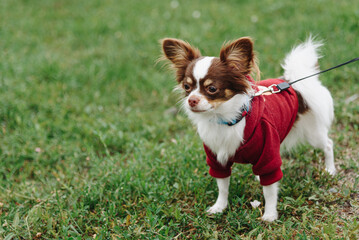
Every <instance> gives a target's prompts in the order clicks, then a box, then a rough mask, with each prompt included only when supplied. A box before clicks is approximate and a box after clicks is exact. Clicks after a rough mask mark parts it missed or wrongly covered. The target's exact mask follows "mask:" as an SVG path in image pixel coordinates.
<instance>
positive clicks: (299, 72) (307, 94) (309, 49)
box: [282, 36, 334, 126]
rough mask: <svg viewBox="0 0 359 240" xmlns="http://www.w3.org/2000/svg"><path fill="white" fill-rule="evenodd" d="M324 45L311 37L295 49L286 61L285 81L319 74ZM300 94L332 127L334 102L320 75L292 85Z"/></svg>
mask: <svg viewBox="0 0 359 240" xmlns="http://www.w3.org/2000/svg"><path fill="white" fill-rule="evenodd" d="M322 45H323V44H322V43H321V42H320V41H316V40H315V39H314V38H313V37H312V36H310V37H309V38H308V39H307V40H306V41H305V42H304V43H302V44H300V45H298V46H297V47H295V48H293V49H292V51H291V52H290V53H289V54H288V55H287V56H286V58H285V59H284V63H283V64H282V67H283V69H284V79H286V80H287V81H288V82H293V81H295V80H297V79H300V78H303V77H306V76H309V75H312V74H314V73H317V72H319V71H320V70H319V64H318V59H319V58H320V57H321V56H320V54H319V48H320V47H321V46H322ZM292 87H293V88H294V90H295V91H297V92H298V93H300V95H301V97H303V99H304V101H305V103H306V104H307V106H308V107H309V109H310V110H312V112H313V113H321V114H320V115H321V116H318V118H319V119H321V120H322V122H323V123H324V124H325V125H327V126H330V123H331V121H332V119H333V118H334V114H333V100H332V97H331V95H330V93H329V91H328V90H327V89H326V88H325V87H324V86H323V85H322V84H321V82H320V81H319V75H316V76H313V77H310V78H307V79H305V80H303V81H300V82H296V83H294V84H293V85H292Z"/></svg>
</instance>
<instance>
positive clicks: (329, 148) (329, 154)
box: [323, 138, 336, 176]
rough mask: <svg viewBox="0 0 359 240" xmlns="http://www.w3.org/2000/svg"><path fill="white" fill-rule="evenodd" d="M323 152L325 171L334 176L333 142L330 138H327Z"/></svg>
mask: <svg viewBox="0 0 359 240" xmlns="http://www.w3.org/2000/svg"><path fill="white" fill-rule="evenodd" d="M323 151H324V156H325V170H326V171H327V172H328V173H329V174H330V175H332V176H333V175H335V173H336V170H335V165H334V153H333V141H332V140H331V139H330V138H328V140H327V144H326V146H325V147H324V149H323Z"/></svg>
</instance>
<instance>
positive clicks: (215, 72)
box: [162, 37, 257, 113]
mask: <svg viewBox="0 0 359 240" xmlns="http://www.w3.org/2000/svg"><path fill="white" fill-rule="evenodd" d="M162 49H163V53H164V57H165V58H167V59H168V60H170V61H171V63H172V66H173V67H174V68H175V70H176V73H177V82H178V84H179V88H180V89H183V91H184V93H185V98H184V104H185V107H186V108H188V109H189V110H191V111H192V112H195V113H200V112H210V111H216V109H218V108H219V107H220V106H221V105H223V104H224V103H225V102H227V101H229V100H230V99H232V98H233V97H234V96H235V95H237V94H247V93H248V91H249V90H250V89H251V87H250V82H249V81H248V78H247V76H248V75H249V74H250V73H251V72H252V70H253V69H254V70H257V65H256V63H255V56H254V53H253V42H252V40H251V39H250V38H248V37H244V38H240V39H237V40H235V41H233V42H230V43H227V44H225V45H224V46H223V47H222V49H221V50H220V56H219V57H202V56H201V54H200V52H199V50H198V49H196V48H194V47H192V46H191V45H190V44H188V43H187V42H184V41H182V40H179V39H173V38H166V39H163V40H162Z"/></svg>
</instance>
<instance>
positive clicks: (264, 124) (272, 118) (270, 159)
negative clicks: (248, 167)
mask: <svg viewBox="0 0 359 240" xmlns="http://www.w3.org/2000/svg"><path fill="white" fill-rule="evenodd" d="M281 82H283V80H280V79H267V80H263V81H260V82H259V83H257V85H259V86H265V87H269V86H270V85H272V84H279V83H281ZM254 88H255V86H254ZM297 111H298V98H297V94H296V93H295V91H294V90H293V88H292V87H290V88H289V89H287V90H285V91H282V92H280V93H277V94H271V95H261V96H257V97H254V98H253V99H252V101H251V111H250V113H249V114H248V115H247V116H246V126H245V128H244V141H243V143H242V144H241V145H240V146H239V148H238V149H237V151H236V153H235V154H234V156H233V157H231V158H230V159H229V160H228V162H227V164H226V165H225V166H223V165H222V164H220V163H219V162H218V161H217V157H216V155H215V154H214V153H212V151H211V150H210V149H209V147H207V146H206V145H205V144H204V150H205V152H206V155H207V158H206V160H207V164H208V165H209V167H210V169H209V174H210V175H211V176H212V177H215V178H226V177H229V176H230V175H231V167H232V165H233V163H234V162H236V163H250V164H252V165H253V166H252V170H253V173H254V174H255V175H259V178H260V184H261V185H263V186H267V185H270V184H273V183H275V182H277V181H279V180H280V179H281V178H282V176H283V173H282V170H281V169H280V167H281V164H282V159H281V157H280V144H281V142H282V141H283V140H284V138H285V137H286V136H287V134H288V133H289V131H290V129H291V128H292V126H293V124H294V122H295V119H296V116H297Z"/></svg>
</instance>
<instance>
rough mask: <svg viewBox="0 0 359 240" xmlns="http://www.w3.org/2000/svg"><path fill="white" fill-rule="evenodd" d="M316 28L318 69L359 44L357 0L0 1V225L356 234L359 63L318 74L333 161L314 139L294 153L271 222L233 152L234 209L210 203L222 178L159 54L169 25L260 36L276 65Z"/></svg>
mask: <svg viewBox="0 0 359 240" xmlns="http://www.w3.org/2000/svg"><path fill="white" fill-rule="evenodd" d="M310 33H312V34H315V35H317V36H318V38H319V39H322V40H323V41H324V43H325V46H324V47H323V49H322V55H323V58H322V59H321V60H320V65H321V67H322V69H324V68H327V67H331V66H334V65H336V64H339V63H341V62H344V61H347V60H349V59H352V58H354V57H358V56H359V50H358V46H359V3H358V1H357V0H347V1H335V0H303V1H284V0H263V1H250V0H242V1H236V0H225V1H211V0H207V1H204V0H203V1H190V0H184V1H175V0H174V1H155V0H152V1H149V0H144V1H139V0H133V1H123V0H122V1H115V0H102V1H100V0H88V1H85V0H78V1H70V0H59V1H49V0H36V1H29V0H22V1H20V0H2V1H1V2H0V239H7V240H10V239H187V238H188V239H358V238H359V175H358V174H359V160H358V159H359V145H358V143H359V134H358V131H359V98H358V93H359V75H358V73H359V71H358V69H359V63H352V64H351V65H347V66H345V67H342V68H340V69H337V70H333V71H331V72H328V73H325V74H323V75H322V76H321V80H322V82H323V84H324V85H325V86H327V87H328V89H329V90H330V91H331V92H332V94H333V97H334V101H335V115H336V119H335V122H334V124H333V128H332V131H331V137H332V138H333V140H334V143H335V156H336V166H337V168H338V170H339V171H338V174H337V175H336V176H335V177H331V176H329V175H328V174H326V173H325V172H324V171H323V170H324V163H323V153H322V152H320V151H318V150H313V149H311V148H309V147H307V146H302V147H301V148H299V149H298V150H297V151H296V152H293V153H291V154H289V155H286V156H285V157H284V158H283V159H284V161H283V162H284V163H283V172H284V178H283V180H282V181H281V191H280V195H279V199H280V202H279V206H278V210H279V220H278V221H276V222H274V223H271V224H268V223H264V222H262V221H261V220H260V216H261V214H262V212H263V196H262V189H261V187H260V185H259V183H258V182H255V181H254V177H253V174H252V172H251V168H250V166H243V165H236V166H235V167H234V169H233V175H232V176H233V177H232V179H231V186H230V196H229V208H228V209H227V210H226V211H225V212H224V213H223V214H218V215H214V216H208V215H207V214H206V213H205V210H206V209H207V208H208V207H209V206H211V204H213V203H214V201H215V199H216V195H217V187H216V183H215V181H214V180H213V179H212V178H211V177H210V176H209V175H208V173H207V172H208V167H207V166H206V163H205V154H204V151H203V146H202V143H201V141H200V139H199V137H198V136H197V135H196V130H195V128H194V127H193V126H192V125H191V123H190V121H189V120H188V119H187V118H186V116H185V115H184V114H183V113H182V112H177V109H178V106H179V105H178V104H177V102H178V96H176V95H175V94H173V92H172V89H173V87H174V86H175V80H174V75H173V74H172V73H171V72H170V71H168V70H167V69H166V68H164V67H162V64H161V63H160V64H156V61H157V59H158V58H159V57H160V54H161V51H160V44H159V39H161V38H164V37H177V38H181V39H185V40H187V41H189V42H191V43H192V44H193V45H195V46H197V47H199V49H200V50H201V51H202V53H203V54H205V55H215V56H217V55H218V53H219V49H220V47H221V45H222V44H223V42H224V41H228V40H233V39H236V38H238V37H241V36H251V37H253V38H254V39H255V48H256V51H257V53H258V57H259V59H260V68H261V71H262V76H263V78H269V77H275V76H280V75H281V67H280V63H281V61H282V59H283V58H284V56H285V54H286V53H287V52H288V51H290V49H291V47H292V46H293V45H295V44H298V43H299V42H300V41H303V40H304V39H305V38H306V37H307V36H308V35H309V34H310ZM174 107H176V108H174ZM253 200H258V201H260V202H262V205H261V206H260V207H259V208H257V209H253V208H252V207H251V205H250V202H251V201H253Z"/></svg>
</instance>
